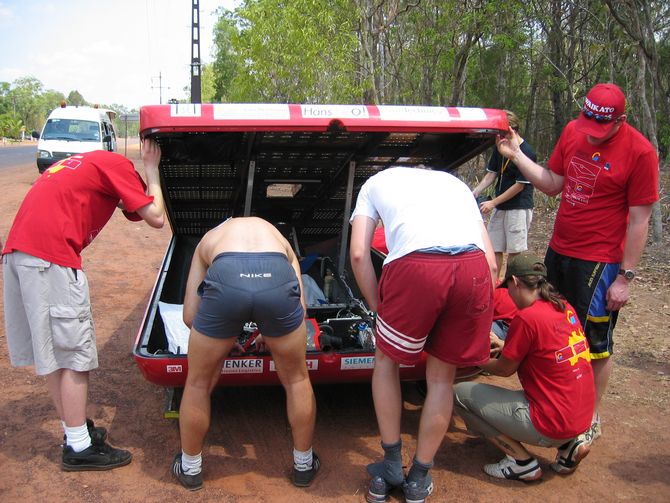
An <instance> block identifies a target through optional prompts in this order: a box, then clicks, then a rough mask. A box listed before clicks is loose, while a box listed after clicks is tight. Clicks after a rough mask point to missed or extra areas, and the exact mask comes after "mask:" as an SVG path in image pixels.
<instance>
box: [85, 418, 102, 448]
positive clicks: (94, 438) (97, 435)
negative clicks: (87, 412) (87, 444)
mask: <svg viewBox="0 0 670 503" xmlns="http://www.w3.org/2000/svg"><path fill="white" fill-rule="evenodd" d="M86 427H87V428H88V434H89V435H90V437H91V442H92V443H93V444H97V445H102V444H104V443H105V440H107V429H106V428H104V427H102V426H96V425H95V423H94V422H93V419H88V418H86Z"/></svg>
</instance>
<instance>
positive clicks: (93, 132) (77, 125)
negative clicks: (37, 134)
mask: <svg viewBox="0 0 670 503" xmlns="http://www.w3.org/2000/svg"><path fill="white" fill-rule="evenodd" d="M42 138H43V139H45V140H64V141H100V125H99V124H98V123H97V122H94V121H83V120H79V119H49V120H48V121H47V123H46V124H45V125H44V131H43V132H42Z"/></svg>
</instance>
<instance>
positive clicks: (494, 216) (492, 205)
mask: <svg viewBox="0 0 670 503" xmlns="http://www.w3.org/2000/svg"><path fill="white" fill-rule="evenodd" d="M505 112H506V113H507V121H508V122H509V126H510V130H511V133H510V134H513V135H514V137H515V140H516V141H517V142H518V143H519V148H520V149H521V151H522V152H523V153H524V154H525V155H526V156H527V157H528V158H529V159H531V160H532V161H533V162H534V161H535V160H536V157H535V151H534V150H533V147H532V146H530V145H529V144H528V142H527V141H525V140H524V139H523V138H522V137H521V136H520V135H519V127H520V122H519V118H518V117H517V116H516V114H515V113H514V112H510V111H509V110H505ZM493 183H495V197H493V198H490V199H488V200H485V201H482V202H481V203H480V204H479V209H480V210H481V212H482V213H484V214H487V213H490V214H491V217H490V219H489V223H488V231H489V236H490V238H491V243H493V250H494V251H495V254H496V263H497V265H498V274H499V275H501V276H502V271H503V268H502V265H503V254H504V253H507V260H508V261H509V260H511V259H512V258H513V257H514V256H515V255H517V254H518V253H520V252H522V251H526V250H527V249H528V231H529V230H530V224H531V222H532V220H533V186H532V185H531V183H530V182H529V181H528V180H526V178H524V175H523V174H522V173H521V171H519V168H518V167H517V166H516V165H515V164H514V163H513V162H511V160H510V158H508V157H503V156H502V155H501V154H500V153H499V152H498V150H497V149H493V153H492V154H491V157H490V159H489V163H488V164H487V166H486V175H484V178H483V179H482V181H481V182H480V183H479V184H478V185H477V186H476V187H475V188H474V189H473V191H472V194H473V195H474V196H475V198H479V196H480V195H481V193H482V192H483V191H484V190H485V189H487V188H488V187H489V186H490V185H492V184H493Z"/></svg>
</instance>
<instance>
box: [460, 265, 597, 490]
mask: <svg viewBox="0 0 670 503" xmlns="http://www.w3.org/2000/svg"><path fill="white" fill-rule="evenodd" d="M546 278H547V270H546V268H545V266H544V263H543V261H542V259H540V258H538V257H536V256H534V255H531V254H528V253H524V254H520V255H518V256H517V257H515V258H514V259H513V260H512V261H511V262H510V264H509V265H508V267H507V273H506V275H505V279H504V280H503V282H502V284H501V287H507V288H508V290H509V294H510V296H511V297H512V299H513V300H514V303H515V304H516V305H517V307H518V308H519V312H518V313H517V315H516V317H515V318H514V319H513V320H512V322H511V324H510V327H509V332H508V334H507V338H506V340H505V345H504V347H503V350H502V354H501V356H500V358H499V359H491V360H490V361H489V362H488V363H487V364H485V365H483V366H482V368H483V369H484V370H485V371H486V372H489V373H491V374H494V375H499V376H510V375H512V374H514V372H517V373H518V376H519V381H520V382H521V385H522V387H523V389H522V390H509V389H505V388H501V387H499V386H493V385H489V384H483V383H477V382H465V383H461V384H457V385H456V387H455V389H454V411H455V412H456V413H457V414H458V415H460V416H461V417H462V418H463V420H464V421H465V424H466V426H467V429H468V431H470V432H471V433H474V434H478V435H481V436H484V437H486V438H487V439H488V440H490V441H491V442H492V443H493V444H494V445H496V446H497V447H498V448H499V449H500V450H502V451H503V452H504V453H505V457H504V458H503V459H502V460H501V461H500V462H498V463H494V464H488V465H485V466H484V471H485V472H486V473H487V474H489V475H491V476H492V477H496V478H500V479H511V480H522V481H532V480H537V479H539V478H540V477H541V476H542V469H541V468H540V464H539V463H538V461H537V459H536V458H534V457H533V456H532V455H531V454H530V453H529V452H528V451H527V450H526V449H525V447H524V446H523V445H522V443H526V444H530V445H538V446H542V447H557V448H558V453H557V454H556V459H555V461H554V462H553V463H552V464H551V468H552V469H554V470H555V471H556V472H558V473H561V474H567V473H571V472H573V471H574V470H575V469H576V468H577V465H578V464H579V462H580V461H581V460H582V459H583V458H584V457H585V456H586V455H587V454H588V453H589V445H588V444H587V443H586V442H585V441H584V437H583V436H582V435H581V434H582V433H584V432H585V431H586V430H587V429H588V428H589V427H590V426H591V416H592V414H593V409H594V406H595V392H594V384H593V371H592V370H591V364H590V354H589V347H588V343H587V342H586V339H585V337H584V333H583V331H582V327H581V324H580V323H579V320H578V319H577V317H576V316H575V313H574V310H573V308H572V306H570V305H569V304H568V303H567V302H566V301H565V300H564V299H563V298H562V297H560V295H559V294H558V292H557V291H556V290H555V289H554V287H553V286H552V285H551V284H550V283H548V282H547V279H546Z"/></svg>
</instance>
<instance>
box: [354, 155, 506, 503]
mask: <svg viewBox="0 0 670 503" xmlns="http://www.w3.org/2000/svg"><path fill="white" fill-rule="evenodd" d="M449 216H457V218H449ZM380 219H381V220H382V221H383V222H384V232H385V235H386V244H387V247H388V251H389V253H388V256H387V257H386V259H385V260H384V265H383V268H382V274H381V278H380V280H379V284H378V282H377V277H376V274H375V271H374V268H373V263H372V258H371V256H370V249H371V245H372V241H373V236H374V232H375V228H377V224H378V223H379V220H380ZM351 223H352V232H351V243H350V259H351V264H352V269H353V272H354V276H355V277H356V282H357V283H358V286H359V288H360V290H361V293H362V294H363V296H364V298H365V301H366V302H367V306H368V307H369V308H370V309H371V310H372V311H376V312H377V321H376V326H375V336H376V349H375V366H374V370H373V376H372V395H373V400H374V405H375V412H376V414H377V422H378V425H379V431H380V434H381V445H382V449H383V450H384V459H383V460H382V461H380V462H377V463H372V464H370V465H368V467H367V469H368V473H369V474H370V475H371V476H372V479H371V481H370V485H369V488H368V494H367V500H368V501H369V502H371V503H376V502H382V501H384V500H385V499H386V498H387V496H388V494H389V493H390V492H391V491H392V490H393V489H394V488H395V487H398V486H400V487H401V488H402V491H403V492H404V494H405V499H406V500H407V501H412V502H415V503H421V502H423V501H425V499H426V498H427V497H428V496H429V495H430V494H431V492H432V490H433V482H432V477H431V475H430V468H431V467H432V466H433V458H434V457H435V453H436V452H437V449H438V448H439V447H440V445H441V443H442V440H443V439H444V435H445V433H446V431H447V427H448V426H449V420H450V418H451V412H452V404H453V383H454V379H455V375H456V369H457V368H458V367H468V366H477V365H480V364H483V363H485V362H486V361H488V357H489V337H488V334H489V330H490V328H491V320H492V312H493V302H492V296H493V295H492V290H493V281H494V279H495V278H496V276H497V270H496V265H495V256H494V255H493V249H492V248H491V243H490V241H489V239H488V234H487V232H486V227H485V226H484V222H483V220H482V216H481V213H480V212H479V208H478V207H477V204H476V202H475V200H474V199H473V197H472V193H471V192H470V189H469V188H468V187H467V185H465V184H464V183H463V182H461V181H460V180H458V179H457V178H456V177H454V176H452V175H450V174H448V173H445V172H441V171H433V170H430V169H420V167H419V168H412V167H391V168H387V169H385V170H383V171H381V172H379V173H377V174H376V175H374V176H372V177H370V178H369V179H368V180H367V181H366V182H365V183H364V184H363V186H362V187H361V189H360V191H359V194H358V199H357V201H356V208H355V209H354V212H353V215H352V217H351ZM424 348H425V350H426V352H427V353H428V357H427V362H426V383H427V394H426V399H425V403H424V407H423V410H422V412H421V422H420V426H419V432H418V438H417V445H416V451H415V455H414V459H413V461H412V464H411V467H410V469H409V472H408V473H407V476H406V477H405V474H404V472H403V462H402V455H401V452H402V444H401V440H400V431H401V429H400V428H401V415H402V394H401V389H400V379H399V369H400V365H415V364H416V363H417V362H418V361H419V360H420V358H421V354H422V351H423V350H424Z"/></svg>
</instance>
